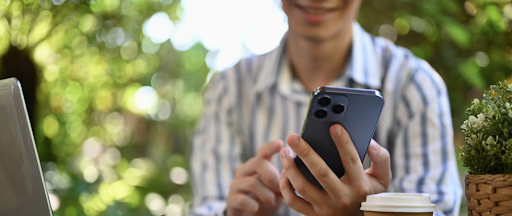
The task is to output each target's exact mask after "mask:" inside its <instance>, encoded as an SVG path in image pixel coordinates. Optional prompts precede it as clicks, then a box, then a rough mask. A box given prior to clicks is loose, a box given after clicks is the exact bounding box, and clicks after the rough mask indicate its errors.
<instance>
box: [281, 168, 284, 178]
mask: <svg viewBox="0 0 512 216" xmlns="http://www.w3.org/2000/svg"><path fill="white" fill-rule="evenodd" d="M283 176H284V169H283V170H281V177H283Z"/></svg>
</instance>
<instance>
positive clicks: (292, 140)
mask: <svg viewBox="0 0 512 216" xmlns="http://www.w3.org/2000/svg"><path fill="white" fill-rule="evenodd" d="M299 143H300V138H299V136H297V135H292V137H291V138H290V142H289V143H288V145H290V146H291V147H297V146H298V145H299Z"/></svg>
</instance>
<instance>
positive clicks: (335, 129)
mask: <svg viewBox="0 0 512 216" xmlns="http://www.w3.org/2000/svg"><path fill="white" fill-rule="evenodd" d="M332 135H333V136H334V137H341V128H340V127H338V126H334V127H333V130H332Z"/></svg>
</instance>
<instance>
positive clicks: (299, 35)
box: [190, 0, 462, 216]
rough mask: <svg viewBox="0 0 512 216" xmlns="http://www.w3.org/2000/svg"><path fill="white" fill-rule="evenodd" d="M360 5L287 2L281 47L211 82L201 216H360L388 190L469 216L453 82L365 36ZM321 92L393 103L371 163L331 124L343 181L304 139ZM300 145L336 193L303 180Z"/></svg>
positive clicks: (198, 180)
mask: <svg viewBox="0 0 512 216" xmlns="http://www.w3.org/2000/svg"><path fill="white" fill-rule="evenodd" d="M360 3H361V0H282V5H283V10H284V12H285V13H286V14H287V16H288V23H289V31H288V33H287V34H286V35H285V37H284V38H283V40H282V42H281V45H280V46H279V47H278V48H276V49H275V50H273V51H271V52H269V53H267V54H264V55H260V56H252V57H250V58H247V59H243V60H241V61H240V62H239V63H237V64H236V65H235V66H234V67H232V68H231V69H229V70H227V71H225V72H222V73H220V74H218V75H217V76H216V77H214V78H213V79H212V81H211V82H210V83H209V85H208V88H207V89H206V91H205V99H204V100H205V108H204V114H203V116H202V118H201V121H200V122H199V124H198V126H197V129H196V133H195V135H194V137H193V140H192V147H191V161H190V164H191V170H192V176H193V181H194V182H193V188H194V202H193V209H192V213H193V214H194V215H228V216H232V215H236V216H238V215H286V216H288V215H301V214H305V215H361V214H362V213H361V212H360V211H359V207H360V202H361V201H364V199H365V198H366V195H367V194H372V193H379V192H384V191H392V192H415V193H428V194H430V196H431V198H432V201H433V202H434V203H435V204H437V207H438V212H436V213H435V214H436V215H458V213H459V205H460V201H461V195H462V188H461V185H460V183H459V179H458V174H457V167H456V160H455V155H454V148H453V129H452V123H451V114H450V105H449V101H448V94H447V90H446V86H445V84H444V82H443V80H442V78H441V77H440V76H439V75H438V74H437V73H436V72H435V70H434V69H433V68H432V67H430V65H429V64H428V63H427V62H425V61H423V60H421V59H418V58H416V57H415V56H414V55H413V54H411V53H410V52H409V51H408V50H407V49H405V48H402V47H397V46H395V45H394V44H393V43H392V42H390V41H388V40H386V39H383V38H378V37H373V36H371V35H369V34H368V33H366V32H365V31H364V30H363V29H362V28H361V27H360V26H359V24H357V23H356V22H355V19H356V17H357V12H358V9H359V6H360ZM318 86H340V87H352V88H367V89H378V90H380V91H381V92H382V95H383V97H384V99H385V100H386V105H385V106H384V109H383V111H382V114H381V118H380V121H379V123H378V126H377V129H376V132H375V135H374V139H375V140H376V142H372V143H371V144H370V147H369V150H368V157H366V159H365V161H364V163H363V164H361V163H360V161H359V160H353V158H359V157H358V156H357V152H355V148H354V147H353V146H351V145H350V144H351V141H350V137H349V136H348V135H347V134H346V132H345V131H344V129H343V128H342V127H341V126H339V125H334V126H333V127H331V129H330V132H331V135H332V138H333V140H334V141H335V143H336V144H337V147H338V150H339V153H340V157H341V158H342V161H343V165H344V166H345V170H346V175H345V176H344V177H342V178H341V179H338V178H336V176H335V175H334V177H333V174H334V173H332V171H331V170H329V169H328V167H326V165H325V162H323V161H322V159H320V158H319V157H318V155H316V154H315V153H314V151H311V148H310V147H309V146H308V145H307V143H304V142H303V140H301V139H300V137H299V136H298V135H296V134H299V133H300V132H301V127H302V123H303V122H302V121H303V119H304V117H305V115H306V111H307V108H308V104H309V97H310V92H311V91H312V90H313V89H315V88H316V87H318ZM281 140H287V142H286V144H283V141H281ZM377 143H379V144H380V145H379V144H377ZM283 145H285V146H287V147H285V148H282V147H283ZM380 146H382V147H384V148H381V147H380ZM290 148H291V149H292V150H293V151H294V152H296V153H297V154H298V155H299V156H300V157H301V158H302V159H303V161H304V162H305V163H306V164H307V165H308V167H309V168H310V170H312V172H313V174H314V175H315V176H316V177H317V179H319V181H320V182H321V183H322V185H323V186H324V188H326V190H319V189H318V188H315V187H314V186H313V185H312V184H310V183H309V182H307V181H305V179H304V177H303V176H301V175H300V173H299V174H297V172H296V167H295V165H294V163H293V159H292V156H291V153H290V152H291V151H290ZM279 151H281V153H280V154H279V155H280V156H277V154H278V153H279ZM388 151H389V153H388ZM369 159H371V161H372V162H371V163H370V160H369ZM283 165H284V166H283ZM312 167H314V169H312ZM363 167H364V169H366V170H363ZM282 170H284V171H282ZM315 170H316V171H315ZM326 170H327V172H325V171H326ZM280 171H281V174H280ZM391 172H392V173H393V175H392V177H391ZM290 183H291V185H293V186H294V188H296V189H297V191H299V192H300V194H301V195H302V197H304V198H301V197H299V196H297V195H296V194H295V193H294V192H293V190H292V189H291V185H290Z"/></svg>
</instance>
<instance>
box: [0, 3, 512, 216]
mask: <svg viewBox="0 0 512 216" xmlns="http://www.w3.org/2000/svg"><path fill="white" fill-rule="evenodd" d="M244 1H245V2H249V3H250V4H258V1H257V0H231V1H230V0H224V1H220V0H219V1H211V0H182V2H180V1H178V0H160V1H159V0H87V1H83V0H67V1H66V0H52V1H48V0H0V77H3V78H5V77H12V76H15V77H17V78H18V79H20V80H21V83H22V87H23V89H24V94H25V97H26V102H27V106H28V111H29V114H30V117H31V122H32V125H33V130H34V134H35V138H36V143H37V147H38V151H39V157H40V160H41V163H42V168H43V172H44V177H45V179H46V181H47V187H48V190H49V191H50V199H51V202H52V208H53V209H54V212H55V215H56V216H60V215H67V216H68V215H69V216H75V215H166V216H170V215H185V214H187V211H188V209H189V206H190V200H191V190H190V185H191V184H190V175H189V172H188V143H189V139H190V137H191V135H192V133H193V129H194V124H195V122H196V120H197V118H198V116H199V115H200V113H201V111H202V102H201V92H202V89H203V88H204V86H205V84H206V83H207V80H208V78H209V77H210V76H211V75H212V74H214V73H215V72H217V71H218V70H220V69H222V68H223V66H224V68H225V67H227V66H229V65H230V64H232V63H234V61H236V58H233V57H231V58H228V60H224V63H219V64H217V65H216V64H213V63H211V61H212V57H211V56H212V55H217V57H218V58H217V60H218V61H222V59H221V60H219V58H220V57H219V56H220V54H219V53H223V52H228V51H229V49H227V50H228V51H221V50H220V49H218V48H215V45H212V43H211V42H208V41H207V40H200V39H195V40H188V42H189V44H188V45H183V43H181V42H180V43H178V42H175V41H183V40H187V39H190V38H194V37H196V35H193V34H191V35H189V36H187V35H186V34H185V36H183V35H182V36H181V39H180V38H178V39H176V40H173V38H172V36H171V35H173V33H172V31H175V32H178V31H180V28H178V25H179V23H180V21H181V20H182V19H184V18H185V17H186V15H185V14H186V12H187V10H190V8H191V7H192V6H193V5H195V6H197V7H199V8H200V9H201V7H204V8H202V10H198V11H199V13H206V14H207V15H206V17H202V18H203V19H208V18H209V17H208V16H212V17H214V16H217V15H218V16H222V15H223V12H221V11H216V10H215V8H211V7H209V6H208V5H211V4H218V5H217V6H219V7H220V8H225V9H226V10H228V9H229V10H231V11H236V10H237V8H236V7H237V6H240V4H239V2H244ZM262 2H263V1H262ZM266 2H267V3H266V4H267V5H268V4H274V5H275V6H276V5H277V6H276V7H277V8H278V7H279V6H278V1H273V0H269V1H266ZM269 2H270V3H269ZM184 5H188V6H187V7H184ZM230 8H231V9H230ZM261 8H262V9H265V8H264V7H261ZM256 9H259V8H256ZM267 12H268V13H270V12H272V13H275V11H270V12H269V11H266V10H260V11H258V10H256V11H255V12H254V13H253V14H250V16H252V19H259V18H261V17H263V16H266V17H267V18H268V17H269V16H270V15H268V14H266V13H267ZM277 13H280V12H277ZM189 15H190V14H189ZM281 15H282V14H281ZM260 16H261V17H260ZM270 17H271V18H272V16H270ZM274 17H278V18H279V17H280V15H276V16H274ZM153 18H154V19H153ZM151 19H153V21H154V22H149V21H148V20H151ZM236 19H237V17H227V18H226V20H236ZM511 20H512V3H511V1H509V0H472V1H469V0H468V1H462V0H423V1H418V0H364V1H363V5H362V8H361V12H360V16H359V21H360V23H361V25H362V26H363V27H364V28H365V29H366V30H367V31H368V32H370V33H373V34H375V35H380V36H384V37H387V38H389V39H391V40H393V41H395V42H396V43H397V44H399V45H402V46H405V47H408V48H409V49H411V50H412V51H413V52H414V53H415V54H416V55H417V56H419V57H421V58H424V59H426V60H427V61H428V62H429V63H430V64H432V66H433V67H434V68H435V69H436V70H437V71H439V73H440V74H441V75H442V77H443V78H444V80H445V81H446V84H447V86H448V89H449V93H450V100H451V105H452V113H453V123H454V128H455V131H456V140H455V144H456V149H457V150H458V149H459V148H458V146H460V145H461V142H462V138H461V134H460V129H459V126H460V125H461V124H462V121H463V120H464V119H465V118H466V116H465V114H464V110H465V108H466V107H468V106H469V102H470V101H471V100H472V99H473V98H475V97H481V94H482V92H483V89H485V88H487V86H488V85H490V84H494V83H497V82H498V81H501V80H506V79H510V76H511V74H512V73H511V68H512V61H511V60H512V44H511V41H512V35H511V34H510V31H511V29H512V25H511V24H512V23H511ZM278 21H283V23H285V21H284V20H278ZM192 23H194V22H192ZM174 24H176V25H174ZM217 25H218V26H219V27H218V28H206V30H205V31H203V32H202V33H203V34H206V35H208V34H216V35H218V36H220V37H221V38H222V37H224V36H233V35H232V34H229V33H228V32H222V31H221V30H222V29H223V28H224V29H225V28H235V27H237V28H243V27H244V26H243V25H244V23H241V25H240V26H235V27H230V26H227V27H226V26H224V25H225V23H223V22H222V19H221V21H219V23H217ZM202 27H205V26H204V25H202V26H192V29H195V30H196V32H197V31H202V30H201V29H200V28H202ZM206 27H210V26H206ZM278 27H279V26H278ZM154 29H157V30H158V31H153V30H154ZM217 30H218V31H217ZM271 30H272V29H271ZM271 30H269V31H267V33H268V34H269V35H274V36H273V37H270V39H272V38H274V40H273V42H270V44H271V45H272V43H273V44H274V45H276V43H277V42H279V41H278V40H275V38H276V37H277V38H279V37H280V36H281V35H282V32H284V30H286V29H285V28H284V30H283V28H280V30H278V31H276V32H274V31H271ZM152 31H153V32H152ZM189 31H190V28H189ZM279 31H281V32H279ZM248 32H250V31H248ZM267 33H265V34H262V36H261V37H257V38H256V39H253V40H270V39H269V37H266V35H267ZM276 35H277V36H276ZM234 36H235V37H236V36H238V35H234ZM249 36H250V34H249ZM169 38H171V40H169ZM228 38H229V37H228ZM276 41H277V42H276ZM212 47H214V48H212ZM240 47H241V48H240ZM249 48H250V47H249ZM249 48H247V46H243V45H242V46H239V47H238V48H235V49H232V52H237V53H238V54H239V56H244V55H246V54H248V53H250V52H251V49H249ZM233 50H234V51H233ZM252 51H254V49H253V50H252ZM259 51H260V52H262V50H259ZM212 53H213V54H212ZM228 56H229V55H228ZM231 56H233V55H231ZM235 56H236V55H235ZM209 61H210V62H209ZM226 62H227V63H226ZM215 65H216V66H215ZM219 65H220V66H219ZM509 83H512V82H510V81H509ZM460 172H461V176H463V175H464V168H460ZM464 211H465V206H464V205H463V207H462V209H461V212H464ZM462 214H464V213H461V215H462ZM466 215H467V214H466Z"/></svg>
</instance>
